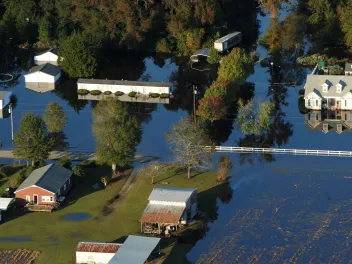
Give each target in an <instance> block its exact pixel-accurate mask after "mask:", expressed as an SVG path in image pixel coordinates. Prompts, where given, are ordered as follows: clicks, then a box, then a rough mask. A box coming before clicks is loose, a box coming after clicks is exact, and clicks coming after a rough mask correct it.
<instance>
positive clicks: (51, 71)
mask: <svg viewBox="0 0 352 264" xmlns="http://www.w3.org/2000/svg"><path fill="white" fill-rule="evenodd" d="M60 71H61V70H60V68H59V67H57V66H55V65H53V64H50V63H45V64H42V65H38V66H34V67H33V68H31V69H30V70H29V71H28V72H27V73H26V74H25V75H29V74H32V73H35V72H43V73H45V74H48V75H51V76H56V75H58V74H59V73H60Z"/></svg>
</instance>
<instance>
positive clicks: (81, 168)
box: [72, 165, 85, 177]
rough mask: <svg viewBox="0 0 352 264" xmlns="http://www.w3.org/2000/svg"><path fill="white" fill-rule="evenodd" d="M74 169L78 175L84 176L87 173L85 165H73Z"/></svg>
mask: <svg viewBox="0 0 352 264" xmlns="http://www.w3.org/2000/svg"><path fill="white" fill-rule="evenodd" d="M72 171H73V173H74V174H75V175H76V176H77V177H83V176H84V175H85V172H84V169H83V167H82V166H79V165H75V166H73V167H72Z"/></svg>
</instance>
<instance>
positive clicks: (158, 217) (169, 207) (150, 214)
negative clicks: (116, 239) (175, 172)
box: [140, 187, 197, 234]
mask: <svg viewBox="0 0 352 264" xmlns="http://www.w3.org/2000/svg"><path fill="white" fill-rule="evenodd" d="M148 200H149V203H148V205H147V207H146V208H145V209H144V212H143V215H142V217H141V219H140V222H141V231H142V232H144V233H157V234H160V233H162V232H163V230H164V229H165V228H167V227H169V226H175V227H176V228H177V227H178V226H180V225H181V224H186V223H187V222H188V220H190V219H192V218H193V217H194V216H195V215H196V214H197V189H191V188H167V187H158V188H154V189H153V191H152V193H151V194H150V196H149V198H148Z"/></svg>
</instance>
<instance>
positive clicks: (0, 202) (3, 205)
mask: <svg viewBox="0 0 352 264" xmlns="http://www.w3.org/2000/svg"><path fill="white" fill-rule="evenodd" d="M12 200H13V198H0V210H1V211H6V210H7V207H8V206H9V204H10V203H11V201H12Z"/></svg>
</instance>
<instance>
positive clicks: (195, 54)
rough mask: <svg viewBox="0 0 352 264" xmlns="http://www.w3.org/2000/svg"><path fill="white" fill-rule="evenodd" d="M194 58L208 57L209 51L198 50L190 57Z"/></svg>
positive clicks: (206, 49)
mask: <svg viewBox="0 0 352 264" xmlns="http://www.w3.org/2000/svg"><path fill="white" fill-rule="evenodd" d="M196 56H206V57H209V49H208V48H205V49H200V50H197V51H196V52H195V53H194V54H193V55H192V56H191V58H192V57H196Z"/></svg>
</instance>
